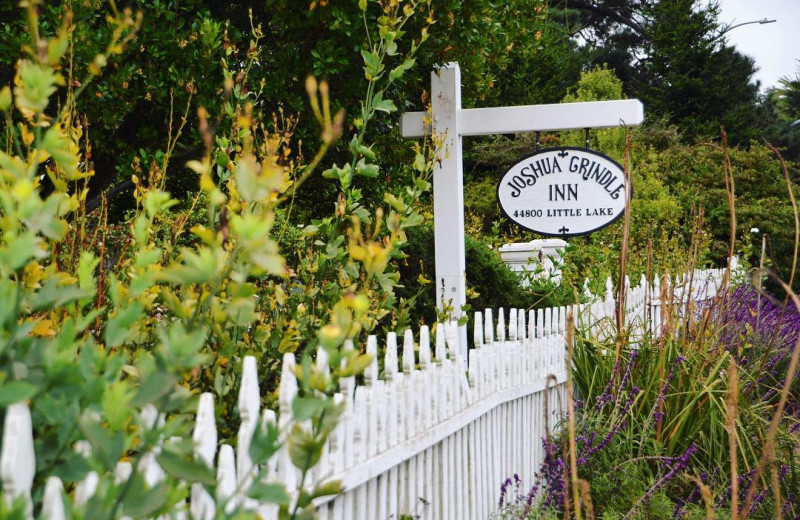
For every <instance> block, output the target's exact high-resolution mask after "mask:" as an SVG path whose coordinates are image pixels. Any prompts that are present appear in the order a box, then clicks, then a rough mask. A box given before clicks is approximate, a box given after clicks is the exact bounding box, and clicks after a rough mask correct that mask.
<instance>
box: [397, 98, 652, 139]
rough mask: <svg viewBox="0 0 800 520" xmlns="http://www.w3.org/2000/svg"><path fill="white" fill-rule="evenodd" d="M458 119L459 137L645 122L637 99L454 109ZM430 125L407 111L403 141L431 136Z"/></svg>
mask: <svg viewBox="0 0 800 520" xmlns="http://www.w3.org/2000/svg"><path fill="white" fill-rule="evenodd" d="M457 118H458V134H459V135H461V136H475V135H491V134H515V133H523V132H550V131H555V130H577V129H582V128H614V127H620V126H635V125H639V124H641V123H642V121H643V120H644V107H643V106H642V103H641V101H639V100H638V99H623V100H613V101H591V102H585V103H560V104H552V105H524V106H516V107H494V108H467V109H459V110H457ZM426 119H427V121H426ZM429 125H430V117H429V116H428V114H427V113H426V112H407V113H405V114H403V117H402V119H401V121H400V128H401V132H402V134H403V137H406V138H415V137H424V136H425V135H430V128H429ZM426 127H428V128H426ZM426 130H427V132H426Z"/></svg>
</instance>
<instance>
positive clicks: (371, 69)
mask: <svg viewBox="0 0 800 520" xmlns="http://www.w3.org/2000/svg"><path fill="white" fill-rule="evenodd" d="M361 56H362V57H363V58H364V65H365V66H364V76H365V77H366V78H367V79H368V80H372V79H375V77H376V76H377V75H378V74H380V73H381V71H382V70H383V64H382V63H381V59H380V57H378V55H377V54H376V53H374V52H369V51H366V50H362V51H361Z"/></svg>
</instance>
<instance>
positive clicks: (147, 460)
mask: <svg viewBox="0 0 800 520" xmlns="http://www.w3.org/2000/svg"><path fill="white" fill-rule="evenodd" d="M721 280H722V271H721V270H705V271H695V272H694V273H692V274H691V276H685V277H681V278H678V279H676V280H669V279H665V280H664V281H661V280H660V279H659V278H656V279H655V280H654V283H653V284H650V283H648V282H647V281H646V280H645V279H644V278H643V279H642V280H641V281H640V284H639V286H638V287H635V288H631V286H630V282H629V281H628V280H627V279H626V284H627V285H626V287H627V291H626V294H627V298H626V302H625V315H626V321H627V323H628V324H629V325H630V327H631V329H635V330H639V331H640V333H642V334H644V333H645V332H646V333H660V330H661V327H662V326H663V323H664V316H665V314H666V313H665V312H663V307H665V306H667V305H669V307H670V309H678V310H679V311H681V312H687V310H688V309H689V307H690V305H689V302H696V301H701V300H707V299H709V298H711V297H713V296H714V295H715V294H716V293H717V290H718V288H719V285H720V283H721ZM665 285H669V287H665ZM662 289H668V290H662ZM665 294H668V295H670V297H669V300H667V299H666V298H665V297H664V295H665ZM616 307H617V303H616V301H615V298H614V293H613V291H612V285H611V283H610V280H609V283H608V284H607V287H606V294H605V295H604V296H602V297H592V298H591V303H586V304H581V305H573V306H569V307H557V308H548V309H538V310H535V311H534V310H530V311H527V312H526V311H525V310H522V309H511V310H510V311H509V313H508V321H506V315H505V312H504V310H503V309H499V310H498V312H497V317H496V318H495V316H494V314H493V312H492V310H489V309H487V310H486V311H485V312H484V313H481V312H477V313H475V316H474V318H475V319H474V334H473V338H474V339H473V343H474V344H473V348H471V349H470V350H469V351H468V352H469V354H468V355H469V359H468V360H463V359H461V352H462V350H461V349H460V348H459V347H460V346H459V345H458V337H459V334H458V331H457V327H456V325H455V324H453V323H446V324H437V325H436V327H435V330H434V331H433V338H432V337H431V331H430V330H429V329H428V328H427V327H425V326H423V327H421V328H420V330H419V332H418V334H417V335H416V336H415V335H414V334H413V332H412V331H411V330H406V331H405V334H404V335H403V336H402V338H398V336H397V335H396V334H395V333H389V334H388V335H387V337H386V338H385V340H384V344H383V346H382V348H379V345H378V338H377V337H376V336H370V337H369V339H368V341H367V343H366V345H365V346H364V350H365V351H366V352H367V353H370V354H372V355H373V357H372V363H371V365H370V366H369V367H368V368H367V370H366V371H365V374H364V382H363V384H360V385H357V384H356V381H355V380H354V378H344V379H343V380H342V383H341V389H340V393H338V394H336V395H335V400H336V401H338V402H344V403H345V404H346V412H345V414H344V416H343V419H342V420H341V422H340V424H339V426H338V427H337V429H336V430H335V432H334V433H333V434H332V435H331V437H330V438H329V441H328V443H327V445H326V446H325V448H324V450H323V454H322V457H321V460H320V463H319V464H318V465H317V467H316V468H315V469H314V471H313V473H312V474H311V475H310V478H311V481H310V482H306V483H305V485H307V486H309V487H311V486H313V485H314V483H316V482H321V481H325V480H328V479H339V480H341V481H342V484H343V486H344V492H343V493H341V494H340V495H337V496H335V497H328V498H323V499H318V500H317V502H316V505H317V507H318V511H319V513H320V516H321V518H322V519H323V520H327V519H331V520H350V519H354V520H365V519H378V520H389V519H394V520H398V519H399V518H400V517H401V515H412V516H413V517H414V518H421V519H431V520H463V519H476V520H477V519H485V518H487V517H488V516H489V514H490V513H491V512H493V511H495V509H496V507H497V502H498V500H499V495H500V484H501V483H502V481H503V480H504V479H505V478H507V477H508V476H511V475H513V474H517V475H519V477H520V478H521V481H522V486H523V489H526V488H527V487H529V486H531V485H532V484H533V478H534V475H535V473H536V470H537V469H538V467H539V465H540V464H541V462H542V460H543V457H544V452H543V448H542V443H541V439H542V438H543V437H544V436H545V435H546V432H547V431H548V429H552V428H553V426H554V423H555V421H556V420H557V417H556V415H557V414H558V411H559V410H563V406H564V402H565V401H564V400H565V397H566V396H565V384H564V382H565V379H566V370H567V367H566V363H565V355H564V348H565V340H564V333H565V328H566V321H567V314H568V312H569V311H572V313H573V315H574V316H576V317H577V321H578V323H579V325H580V326H582V327H585V328H587V329H590V330H591V332H592V333H593V334H596V335H602V334H605V333H612V332H613V324H614V322H615V319H614V316H615V314H616ZM670 312H671V311H670ZM345 348H354V345H352V343H350V344H348V345H346V347H345ZM381 356H382V360H383V365H382V366H383V373H382V377H379V373H378V366H379V363H378V361H379V357H381ZM466 361H468V363H466ZM295 363H296V360H295V357H294V355H293V354H286V355H285V356H284V359H283V370H282V375H281V383H280V388H279V408H280V409H279V410H278V413H276V412H275V411H272V410H268V409H263V410H262V409H261V396H260V395H259V390H258V388H259V387H258V374H257V370H256V360H255V358H253V357H246V358H245V359H244V362H243V367H242V377H241V385H240V389H239V402H238V409H239V415H240V418H241V425H240V428H239V430H238V437H237V446H236V448H233V447H232V446H229V445H226V444H222V445H218V438H217V428H216V421H215V415H214V397H213V395H212V394H210V393H206V394H203V395H202V396H201V397H200V400H199V405H198V410H197V416H196V420H195V427H194V433H193V441H194V444H195V453H196V456H197V457H198V458H199V459H201V460H203V461H204V462H205V463H206V464H207V465H208V466H209V467H211V468H215V469H216V476H217V487H216V493H217V497H216V500H214V498H212V497H211V496H210V495H209V494H208V492H207V491H206V490H205V489H204V488H203V487H202V486H200V485H197V484H196V485H194V486H193V487H192V489H191V498H190V500H189V501H188V503H187V504H186V505H185V508H184V510H181V511H177V512H176V514H175V517H176V518H197V519H202V520H206V519H211V518H214V515H215V513H216V507H223V508H225V510H226V511H231V510H233V509H234V508H235V507H237V506H240V507H243V508H246V509H250V510H256V511H258V512H259V514H260V515H261V516H262V517H263V518H265V519H273V518H277V510H276V509H275V507H274V506H272V505H269V504H259V503H258V502H256V501H254V500H253V499H251V498H248V497H247V496H246V490H247V489H248V487H249V486H248V484H249V483H250V482H251V481H252V479H253V475H255V474H256V473H257V470H258V468H254V467H253V463H252V461H251V460H250V456H249V447H250V442H251V439H252V437H253V434H254V432H255V429H256V427H258V425H259V424H264V423H273V424H276V425H277V426H278V427H279V429H280V430H281V431H283V432H285V431H286V430H287V427H288V425H289V422H290V418H291V411H290V410H291V404H292V400H293V399H294V397H295V395H296V394H297V388H298V384H297V380H296V378H295V374H294V367H295ZM316 363H318V366H320V367H327V366H328V360H327V355H326V353H325V351H324V350H322V349H320V350H319V351H318V353H317V358H316ZM465 366H468V369H467V370H465V369H464V367H465ZM142 415H146V416H147V417H145V419H146V420H144V421H143V423H144V424H155V423H156V421H158V420H159V412H158V411H157V410H156V409H154V408H152V407H146V408H144V409H143V410H142ZM32 435H33V432H32V431H31V416H30V411H29V408H28V405H27V404H25V403H17V404H14V405H12V406H10V407H9V408H8V409H7V411H6V417H5V423H4V429H3V440H2V442H3V445H2V453H1V454H0V476H1V477H2V483H3V494H4V496H5V497H6V499H7V500H13V499H14V498H15V497H18V496H23V497H27V499H28V500H29V501H30V493H31V486H32V483H33V478H34V471H35V454H34V451H33V437H32ZM167 442H169V441H167ZM75 449H76V451H78V452H79V453H82V454H84V455H85V456H88V455H89V454H90V452H91V446H90V445H89V443H87V442H80V443H78V445H77V446H76V448H75ZM156 455H157V451H153V452H151V453H148V454H146V455H145V456H144V458H143V460H142V462H141V463H140V465H139V469H138V471H141V472H142V473H143V475H144V476H145V480H146V481H147V482H148V483H149V484H151V485H152V484H154V483H156V482H159V481H160V480H162V479H163V478H164V477H165V474H164V472H163V471H162V470H161V468H160V467H159V466H158V463H157V461H156ZM268 469H269V475H270V479H272V480H274V481H278V482H281V483H283V484H285V485H286V486H287V488H288V489H289V490H290V491H294V492H296V491H297V489H298V486H299V485H300V482H299V474H298V471H297V470H296V469H295V468H294V466H293V465H292V464H291V461H290V459H289V454H288V448H287V447H285V446H284V447H283V448H282V450H281V451H280V452H279V453H278V454H277V455H276V456H275V457H273V459H272V460H271V461H270V462H269V468H268ZM131 471H132V468H131V465H130V463H127V462H120V463H119V465H118V467H117V471H116V477H117V479H118V480H120V481H123V480H125V479H127V478H128V476H129V475H130V474H131ZM97 484H98V475H97V474H95V473H89V475H88V476H87V477H86V478H85V479H84V480H83V481H82V482H80V483H79V484H78V485H77V487H76V489H75V491H74V492H73V493H72V496H71V497H70V500H71V501H72V502H73V504H74V505H76V506H80V505H81V504H84V503H86V501H87V500H88V498H89V497H91V496H92V495H93V493H94V491H95V488H96V486H97ZM63 497H64V494H63V485H62V483H61V481H60V480H59V479H58V478H56V477H50V478H48V479H47V481H46V486H45V493H44V499H43V509H42V515H41V516H42V518H44V519H45V520H60V519H63V518H64V510H65V508H64V503H63V502H62V499H63ZM30 513H31V514H32V511H31V512H30Z"/></svg>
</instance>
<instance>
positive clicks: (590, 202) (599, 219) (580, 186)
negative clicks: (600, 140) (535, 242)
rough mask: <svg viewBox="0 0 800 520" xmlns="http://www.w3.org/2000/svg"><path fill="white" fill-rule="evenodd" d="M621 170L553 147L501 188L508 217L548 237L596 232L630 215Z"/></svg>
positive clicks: (582, 152) (594, 156) (587, 154)
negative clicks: (626, 212) (626, 210)
mask: <svg viewBox="0 0 800 520" xmlns="http://www.w3.org/2000/svg"><path fill="white" fill-rule="evenodd" d="M625 184H626V181H625V174H624V170H623V168H622V166H620V165H619V164H618V163H617V162H616V161H614V160H613V159H611V158H610V157H607V156H605V155H603V154H601V153H598V152H595V151H592V150H587V149H584V148H552V149H548V150H542V151H539V152H536V153H535V154H533V155H531V156H529V157H526V158H525V159H522V160H521V161H519V162H518V163H517V164H515V165H514V166H512V167H511V169H510V170H508V172H507V173H506V174H505V175H504V176H503V178H502V180H501V181H500V184H499V185H498V186H497V199H498V201H499V202H500V208H501V209H502V211H503V213H505V215H506V216H507V217H508V218H510V219H511V220H513V221H514V222H515V223H517V224H518V225H519V226H521V227H523V228H525V229H528V230H530V231H534V232H536V233H539V234H542V235H547V236H560V237H565V236H576V235H585V234H587V233H591V232H592V231H597V230H598V229H601V228H603V227H605V226H607V225H609V224H611V223H612V222H614V221H615V220H616V219H618V218H619V217H620V216H621V215H622V214H623V213H624V211H625Z"/></svg>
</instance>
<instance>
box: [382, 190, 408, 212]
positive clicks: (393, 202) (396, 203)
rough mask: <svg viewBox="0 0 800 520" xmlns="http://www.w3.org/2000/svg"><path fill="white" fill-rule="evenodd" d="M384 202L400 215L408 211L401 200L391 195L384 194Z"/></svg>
mask: <svg viewBox="0 0 800 520" xmlns="http://www.w3.org/2000/svg"><path fill="white" fill-rule="evenodd" d="M383 201H384V202H385V203H387V204H388V205H390V206H391V207H393V208H394V209H396V210H397V211H398V212H400V213H405V211H406V204H405V202H403V201H402V200H401V199H399V198H397V197H395V196H394V195H392V194H391V193H388V192H387V193H384V194H383Z"/></svg>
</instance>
